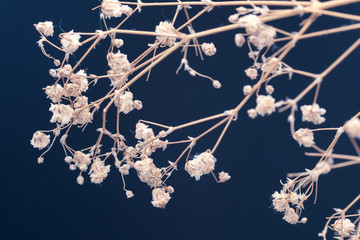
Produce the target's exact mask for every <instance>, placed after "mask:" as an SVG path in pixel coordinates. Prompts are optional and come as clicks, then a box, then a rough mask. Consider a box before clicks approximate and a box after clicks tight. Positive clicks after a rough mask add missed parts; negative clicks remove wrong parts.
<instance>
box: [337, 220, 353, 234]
mask: <svg viewBox="0 0 360 240" xmlns="http://www.w3.org/2000/svg"><path fill="white" fill-rule="evenodd" d="M332 227H333V228H334V230H335V231H336V232H337V233H338V235H340V236H344V237H349V236H350V234H351V233H353V232H354V231H355V224H353V223H352V222H351V220H350V219H348V218H345V219H342V218H341V219H338V220H336V221H335V222H334V224H333V225H332Z"/></svg>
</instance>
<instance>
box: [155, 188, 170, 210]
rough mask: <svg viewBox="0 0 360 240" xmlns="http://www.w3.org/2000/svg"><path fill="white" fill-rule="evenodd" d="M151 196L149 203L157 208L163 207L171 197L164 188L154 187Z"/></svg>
mask: <svg viewBox="0 0 360 240" xmlns="http://www.w3.org/2000/svg"><path fill="white" fill-rule="evenodd" d="M152 198H153V200H152V201H151V204H152V205H153V206H154V207H157V208H165V206H166V204H167V203H168V202H169V200H170V199H171V197H170V194H169V193H168V192H166V191H165V189H164V188H155V189H154V190H153V191H152Z"/></svg>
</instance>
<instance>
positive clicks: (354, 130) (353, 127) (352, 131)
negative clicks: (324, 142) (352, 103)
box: [345, 118, 360, 139]
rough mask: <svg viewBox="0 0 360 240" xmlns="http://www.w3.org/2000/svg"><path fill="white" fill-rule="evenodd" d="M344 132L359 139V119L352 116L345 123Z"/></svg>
mask: <svg viewBox="0 0 360 240" xmlns="http://www.w3.org/2000/svg"><path fill="white" fill-rule="evenodd" d="M345 132H346V133H347V134H348V135H349V136H350V137H352V138H358V139H360V119H359V118H354V119H352V120H350V121H348V122H347V123H346V127H345Z"/></svg>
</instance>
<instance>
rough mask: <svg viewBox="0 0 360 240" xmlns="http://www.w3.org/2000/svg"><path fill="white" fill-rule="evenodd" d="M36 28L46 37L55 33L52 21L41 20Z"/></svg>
mask: <svg viewBox="0 0 360 240" xmlns="http://www.w3.org/2000/svg"><path fill="white" fill-rule="evenodd" d="M35 28H36V30H38V31H39V32H40V33H42V34H44V35H45V36H46V37H49V36H53V35H54V25H53V23H52V22H50V21H45V22H39V23H38V24H35Z"/></svg>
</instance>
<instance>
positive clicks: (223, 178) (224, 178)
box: [219, 171, 231, 183]
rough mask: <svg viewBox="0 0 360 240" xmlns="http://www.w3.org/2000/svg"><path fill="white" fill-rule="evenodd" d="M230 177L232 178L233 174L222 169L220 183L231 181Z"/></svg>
mask: <svg viewBox="0 0 360 240" xmlns="http://www.w3.org/2000/svg"><path fill="white" fill-rule="evenodd" d="M230 178H231V176H230V175H229V174H228V173H227V172H224V171H222V172H220V173H219V182H220V183H224V182H226V181H229V180H230Z"/></svg>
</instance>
